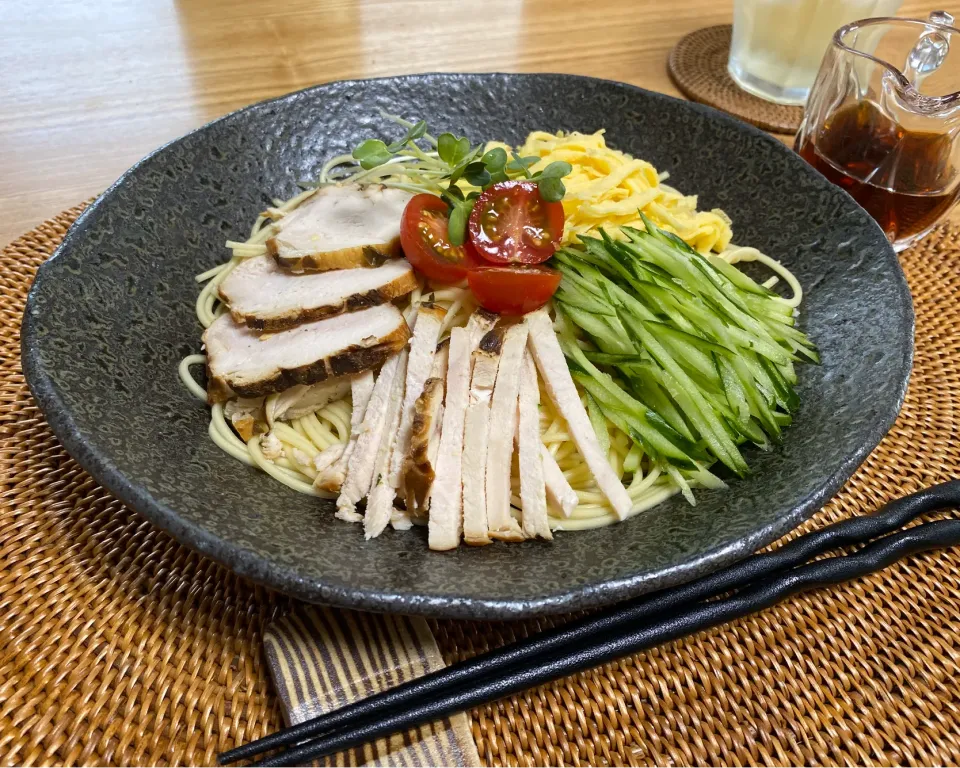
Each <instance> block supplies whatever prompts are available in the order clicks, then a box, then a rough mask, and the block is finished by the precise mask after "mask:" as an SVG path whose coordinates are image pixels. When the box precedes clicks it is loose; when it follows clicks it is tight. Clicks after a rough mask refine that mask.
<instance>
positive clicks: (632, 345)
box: [554, 219, 819, 499]
mask: <svg viewBox="0 0 960 768" xmlns="http://www.w3.org/2000/svg"><path fill="white" fill-rule="evenodd" d="M644 224H645V226H646V231H644V230H640V229H634V228H630V227H624V228H623V229H622V232H623V234H624V235H625V236H626V238H627V239H626V240H625V241H624V240H614V239H613V238H612V237H610V236H609V234H608V233H607V232H604V231H602V230H601V233H600V235H601V236H600V237H599V238H591V237H583V238H581V242H580V244H579V245H577V246H571V247H567V248H564V249H562V250H561V251H560V252H559V253H557V255H556V257H555V259H554V263H555V265H556V267H557V268H558V269H559V270H560V272H561V273H562V275H563V279H562V281H561V285H560V290H559V291H558V293H557V295H556V307H557V311H558V315H561V316H562V318H563V322H562V326H563V327H564V328H565V332H564V333H562V334H561V345H562V347H563V350H564V354H565V355H566V356H567V359H568V362H569V364H570V368H571V371H572V372H573V376H574V379H575V380H576V381H577V383H578V384H579V385H580V386H581V387H583V389H584V390H585V391H586V392H587V408H588V413H589V415H590V419H591V422H592V424H593V426H594V429H595V431H597V434H598V437H600V438H601V441H602V445H604V444H608V443H606V442H603V438H604V437H606V439H607V440H609V434H607V432H606V427H605V426H601V423H602V419H601V414H602V417H603V418H605V419H606V420H608V421H609V422H610V423H612V424H613V425H615V426H616V427H617V428H619V429H620V430H621V431H622V432H624V433H625V434H626V435H627V436H629V437H630V438H631V440H633V443H634V445H633V447H632V448H631V450H630V452H629V454H628V460H627V461H626V462H625V465H624V469H625V471H628V472H630V471H635V470H636V469H637V468H639V467H640V465H641V460H642V457H643V456H644V455H646V456H647V457H649V459H650V460H651V461H653V462H654V465H655V466H658V467H660V470H661V471H663V472H666V473H667V474H668V475H670V476H671V477H672V478H673V479H674V481H675V482H677V484H678V485H679V486H680V487H681V488H682V489H683V490H684V496H687V497H688V498H690V499H692V490H691V488H693V487H719V486H721V485H722V484H723V481H722V480H721V479H720V478H718V477H716V476H715V475H713V474H712V473H711V472H710V471H709V470H708V469H707V467H709V466H710V465H711V464H713V463H714V462H718V461H719V462H720V463H722V464H723V465H725V466H726V467H727V468H728V469H730V470H731V471H732V472H734V473H735V474H737V475H743V474H745V473H746V472H747V471H748V466H747V463H746V461H745V459H744V457H743V455H742V454H741V452H740V445H741V444H743V443H746V442H750V443H754V444H756V445H758V446H760V447H762V448H767V447H769V445H770V443H771V442H774V441H778V440H779V439H780V438H781V434H782V430H783V428H784V427H785V426H787V425H789V424H790V423H791V421H792V415H793V414H794V413H795V412H796V410H797V408H798V407H799V398H798V396H797V393H796V390H795V389H794V386H795V385H796V382H797V376H796V371H795V370H794V363H795V362H796V361H798V360H800V359H807V360H812V361H814V362H817V361H818V360H819V356H818V354H817V351H816V348H815V347H814V345H813V344H812V343H811V342H810V340H809V339H808V338H807V337H806V335H805V334H804V333H803V332H802V331H801V330H800V329H799V328H797V327H796V325H795V323H796V316H795V315H796V313H795V311H794V309H793V307H791V306H789V305H788V304H787V303H786V302H784V300H783V299H781V298H780V297H779V296H778V295H777V294H776V293H774V292H773V291H771V290H770V289H768V288H765V287H764V286H762V285H760V284H758V283H757V282H756V281H754V280H753V279H752V278H750V277H749V276H748V275H746V274H744V273H743V272H741V271H740V270H739V269H737V268H736V267H735V266H733V265H731V264H729V263H727V262H726V261H724V260H723V259H722V258H720V257H719V256H717V255H715V254H709V255H707V256H704V255H702V254H700V253H698V252H696V251H695V250H693V249H692V248H690V247H689V246H688V245H687V244H686V243H684V242H683V241H682V240H681V239H680V238H678V237H677V236H676V235H673V234H671V233H669V232H666V231H664V230H661V229H659V228H657V227H656V226H655V225H654V224H653V223H652V222H650V221H648V220H646V219H644ZM574 328H576V329H578V331H579V341H578V340H577V339H576V338H575V337H574V336H573V334H572V329H574Z"/></svg>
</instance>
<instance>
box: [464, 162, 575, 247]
mask: <svg viewBox="0 0 960 768" xmlns="http://www.w3.org/2000/svg"><path fill="white" fill-rule="evenodd" d="M469 229H470V241H471V242H472V243H473V246H474V248H476V249H477V253H478V254H479V255H480V256H481V257H482V258H484V259H486V260H487V261H491V262H494V263H497V264H539V263H540V262H541V261H546V260H547V259H549V258H550V257H551V256H553V253H554V251H556V250H557V247H558V246H559V245H560V238H561V237H562V236H563V205H561V204H560V203H548V202H547V201H546V200H544V199H543V198H542V197H540V190H539V188H538V187H537V185H536V184H535V183H534V182H532V181H502V182H500V183H499V184H494V185H493V186H492V187H490V188H489V189H488V190H487V191H486V192H484V193H483V194H482V195H480V197H478V198H477V202H476V203H474V205H473V211H472V212H471V213H470V223H469Z"/></svg>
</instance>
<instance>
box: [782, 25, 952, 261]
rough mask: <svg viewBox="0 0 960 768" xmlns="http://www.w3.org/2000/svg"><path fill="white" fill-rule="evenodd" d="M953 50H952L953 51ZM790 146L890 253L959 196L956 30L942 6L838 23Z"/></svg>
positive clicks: (910, 240)
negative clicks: (871, 223)
mask: <svg viewBox="0 0 960 768" xmlns="http://www.w3.org/2000/svg"><path fill="white" fill-rule="evenodd" d="M951 48H952V49H953V50H951ZM795 149H796V150H797V152H799V153H800V155H801V156H802V157H804V158H805V159H806V160H807V161H808V162H809V163H810V164H811V165H813V166H814V167H815V168H817V169H818V170H819V171H820V172H821V173H823V174H824V175H825V176H826V177H827V178H828V179H830V180H831V181H832V182H834V183H835V184H837V185H838V186H840V187H842V188H843V189H845V190H846V191H847V192H849V193H850V195H851V196H853V198H854V199H855V200H856V201H857V202H858V203H860V205H862V206H863V207H864V208H865V209H866V210H867V212H869V213H870V215H871V216H873V218H874V219H876V220H877V222H878V223H879V224H880V226H881V227H882V228H883V230H884V232H885V233H886V235H887V238H888V239H889V240H890V242H891V243H892V244H893V246H894V248H895V249H896V250H898V251H900V250H903V249H904V248H906V247H907V246H909V245H910V244H912V243H914V242H916V241H917V240H919V239H920V238H922V237H923V236H924V235H925V234H927V232H929V231H930V229H932V228H933V226H934V225H935V224H936V223H937V222H938V221H940V219H942V218H943V217H944V216H946V215H947V213H949V211H950V209H951V208H952V207H953V205H954V203H956V202H957V198H958V197H960V30H958V29H956V28H955V27H954V26H953V17H952V16H950V15H949V14H948V13H945V12H943V11H936V12H934V13H932V14H930V18H929V19H928V20H926V21H922V20H919V19H896V18H879V19H866V20H863V21H857V22H854V23H852V24H847V25H846V26H844V27H841V28H840V29H839V30H838V31H837V32H836V34H834V36H833V41H832V42H831V44H830V47H829V48H828V49H827V52H826V54H825V56H824V58H823V62H822V64H821V65H820V72H819V73H818V75H817V79H816V81H815V82H814V85H813V88H812V90H811V92H810V98H809V100H808V101H807V109H806V113H805V116H804V119H803V123H802V124H801V126H800V131H799V133H798V134H797V139H796V145H795Z"/></svg>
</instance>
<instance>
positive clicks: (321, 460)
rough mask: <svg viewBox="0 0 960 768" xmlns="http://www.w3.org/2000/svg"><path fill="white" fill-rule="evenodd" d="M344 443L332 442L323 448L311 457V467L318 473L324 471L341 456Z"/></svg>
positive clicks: (344, 446) (344, 447)
mask: <svg viewBox="0 0 960 768" xmlns="http://www.w3.org/2000/svg"><path fill="white" fill-rule="evenodd" d="M346 447H347V446H346V445H345V444H344V443H334V444H333V445H331V446H329V447H327V448H324V449H323V450H322V451H320V453H318V454H317V455H316V456H314V457H313V468H314V469H315V470H317V472H318V473H322V472H326V471H327V470H328V469H329V468H330V467H332V466H333V465H334V464H336V463H337V462H338V461H340V459H341V458H343V452H344V450H345V449H346Z"/></svg>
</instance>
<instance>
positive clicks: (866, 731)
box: [0, 209, 960, 765]
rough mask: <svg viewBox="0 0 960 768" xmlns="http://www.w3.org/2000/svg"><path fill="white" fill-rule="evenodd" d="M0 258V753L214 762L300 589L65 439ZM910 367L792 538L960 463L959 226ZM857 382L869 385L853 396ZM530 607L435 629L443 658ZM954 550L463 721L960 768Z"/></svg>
mask: <svg viewBox="0 0 960 768" xmlns="http://www.w3.org/2000/svg"><path fill="white" fill-rule="evenodd" d="M78 213H79V209H74V210H72V211H67V212H65V213H64V214H62V215H61V216H59V217H57V218H56V219H54V220H52V221H50V222H47V223H46V224H44V225H42V226H41V227H39V228H38V229H37V230H35V231H33V232H31V233H29V234H28V235H26V236H24V237H23V238H21V239H20V240H18V241H16V242H15V243H13V244H12V245H10V246H8V247H7V248H6V249H5V250H4V251H3V253H2V256H0V347H2V356H0V484H2V487H0V763H2V764H27V765H39V764H68V765H74V764H124V765H140V764H207V765H209V764H212V762H213V760H214V756H215V754H216V753H217V752H218V751H220V750H222V749H226V748H229V747H231V746H234V745H235V744H238V743H240V742H243V741H246V740H249V739H252V738H255V737H258V736H261V735H263V734H265V733H267V732H269V731H270V730H273V729H275V728H277V727H278V726H279V725H280V717H279V710H278V707H277V702H276V700H275V698H274V695H273V693H272V691H271V690H270V689H269V685H268V676H267V670H266V668H265V662H264V655H263V647H262V634H263V630H264V628H265V626H266V625H267V624H268V623H269V622H270V621H272V620H274V619H275V618H276V617H278V616H282V615H285V614H286V613H287V612H288V611H290V610H291V609H292V608H293V607H295V606H294V603H293V601H290V600H288V599H287V598H284V597H282V596H280V595H277V594H275V593H271V592H269V591H267V590H264V589H261V588H258V587H255V586H254V585H252V584H250V583H248V582H246V581H243V580H241V579H239V578H237V577H235V576H233V575H232V574H230V573H229V572H227V571H226V570H224V569H223V568H221V567H220V566H218V565H216V564H215V563H213V562H211V561H209V560H206V559H204V558H202V557H200V556H198V555H196V554H194V553H192V552H190V551H189V550H187V549H185V548H183V547H181V546H179V545H178V544H176V543H175V542H174V541H173V540H172V539H171V538H170V537H169V536H167V535H166V534H165V533H163V532H162V531H159V530H157V529H156V528H154V527H152V526H151V525H150V524H149V523H147V522H146V521H144V520H143V519H141V518H140V517H138V516H137V515H136V514H135V513H133V512H131V511H130V510H128V509H126V508H125V507H123V506H122V505H121V504H120V503H119V502H117V501H116V500H115V499H113V498H112V497H111V496H110V495H109V494H108V493H107V492H106V491H104V490H103V489H101V488H99V487H98V486H97V485H96V483H94V482H93V481H92V480H91V479H90V477H89V476H87V475H86V474H85V473H84V472H83V471H82V470H81V469H80V468H79V467H78V466H77V464H76V463H75V462H73V460H72V459H70V458H69V457H68V456H67V454H66V453H65V452H64V451H63V449H62V448H61V447H60V445H59V444H58V443H57V441H56V440H55V439H54V438H53V436H52V435H51V433H50V431H49V429H48V428H47V426H46V425H45V423H44V421H43V419H42V417H41V416H40V414H39V412H38V411H37V409H36V406H35V405H34V404H33V401H32V400H31V398H30V396H29V393H28V392H27V389H26V386H25V384H24V381H23V376H22V374H21V371H20V361H19V323H20V316H21V313H22V309H23V302H24V299H25V297H26V292H27V289H28V286H29V284H30V281H31V279H32V275H33V273H34V270H35V269H36V267H37V265H38V264H39V263H40V262H41V261H43V259H45V258H46V257H47V256H48V255H49V253H50V252H51V251H52V249H53V248H54V247H55V246H56V244H57V242H59V240H60V238H62V236H63V234H64V232H65V230H66V228H67V226H68V225H69V223H70V222H71V221H72V220H73V218H74V217H75V216H76V215H77V214H78ZM902 258H903V263H904V267H905V269H906V271H907V276H908V279H909V281H910V284H911V287H912V290H913V293H914V297H915V301H916V310H917V352H916V363H915V369H914V373H913V377H912V380H911V383H910V389H909V392H908V394H907V400H906V404H905V405H904V408H903V412H902V413H901V415H900V418H899V420H898V421H897V424H896V426H895V427H894V429H893V431H892V432H891V433H890V435H888V436H887V438H886V439H885V440H884V441H883V443H882V444H881V445H880V447H879V448H878V449H877V450H876V451H875V452H874V453H873V454H872V455H871V456H870V458H869V459H868V460H867V462H866V463H865V464H864V465H863V467H861V468H860V470H859V471H858V472H857V474H856V476H855V477H854V478H853V479H852V480H851V481H850V483H849V484H848V485H847V487H846V488H845V489H844V490H843V491H842V492H841V494H840V495H839V496H838V497H837V498H836V499H835V500H833V501H832V502H831V503H830V504H829V505H828V506H827V507H826V508H825V509H824V510H823V511H821V512H820V513H819V514H818V515H817V516H816V517H815V518H814V519H813V520H811V521H810V522H808V523H807V524H806V525H805V526H804V527H803V528H802V529H801V530H804V529H809V528H812V527H816V526H820V525H824V524H826V523H828V522H831V521H834V520H837V519H840V518H842V517H845V516H848V515H853V514H862V513H864V512H868V511H872V510H873V509H875V508H876V507H877V506H878V505H879V504H881V503H883V502H884V501H885V500H887V499H890V498H893V497H896V496H899V495H902V494H904V493H908V492H910V491H913V490H916V489H918V488H920V487H922V486H925V485H929V484H931V483H935V482H938V481H942V480H944V479H947V478H950V477H957V476H960V436H958V434H957V430H958V426H960V410H958V406H960V304H958V299H957V297H958V296H960V227H957V226H953V227H943V228H941V229H939V230H937V231H936V232H935V233H934V234H932V235H931V236H930V237H929V238H928V239H927V240H926V241H924V243H922V244H921V245H919V246H918V247H916V248H914V249H912V250H911V251H908V252H907V253H905V254H903V257H902ZM865 397H869V393H865ZM544 623H546V622H525V623H521V624H490V623H470V622H448V621H438V622H433V623H432V628H433V630H434V633H435V634H436V636H437V640H438V642H439V645H440V648H441V650H442V651H443V653H444V654H445V656H446V658H447V660H448V661H451V660H453V659H455V658H459V657H464V656H468V655H471V654H473V653H476V652H479V651H482V650H485V649H487V648H491V647H494V646H496V645H499V644H501V643H503V642H506V641H508V640H510V639H512V638H514V637H516V636H519V635H524V634H527V633H528V632H532V631H535V630H536V629H537V628H538V627H539V626H542V625H543V624H544ZM958 681H960V552H958V551H949V552H941V553H931V554H928V555H924V556H920V557H916V558H912V559H910V560H908V561H905V562H903V563H901V564H899V565H897V566H895V567H893V568H891V569H888V570H887V571H884V572H882V573H879V574H875V575H873V576H870V577H868V578H864V579H861V580H859V581H857V582H855V583H852V584H849V585H845V586H843V587H839V588H835V589H831V590H829V591H820V592H816V593H812V594H807V595H801V596H798V597H795V598H792V599H790V600H789V601H787V602H785V603H783V604H781V605H779V606H777V607H775V608H772V609H770V610H767V611H765V612H763V613H762V614H760V615H757V616H754V617H751V618H748V619H744V620H741V621H738V622H735V623H733V624H731V625H728V626H725V627H722V628H718V629H715V630H711V631H707V632H703V633H700V634H698V635H696V636H694V637H692V638H689V639H686V640H683V641H678V642H675V643H671V644H669V645H666V646H663V647H661V648H657V649H654V650H652V651H649V652H647V653H643V654H640V655H638V656H635V657H632V658H630V659H628V660H625V661H623V662H621V663H619V664H615V665H610V666H608V667H606V668H604V669H601V670H597V671H594V672H592V673H588V674H584V675H580V676H576V677H573V678H569V679H567V680H564V681H561V682H559V683H556V684H553V685H549V686H545V687H543V688H541V689H538V690H535V691H532V692H530V693H528V694H525V695H523V696H519V697H514V698H513V699H510V700H507V701H505V702H502V703H499V704H496V705H493V706H488V707H483V708H480V709H479V710H477V711H475V712H473V713H471V722H472V728H473V734H474V737H475V739H476V742H477V747H478V749H479V753H480V757H481V759H482V760H483V761H484V762H486V763H487V764H488V765H506V764H509V765H516V764H520V765H558V764H573V765H608V764H615V765H642V764H663V765H668V764H679V765H691V764H696V765H700V764H725V765H739V764H757V763H759V764H769V765H775V764H925V765H933V764H943V763H946V764H958V763H960V683H958Z"/></svg>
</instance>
